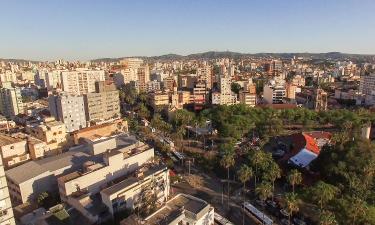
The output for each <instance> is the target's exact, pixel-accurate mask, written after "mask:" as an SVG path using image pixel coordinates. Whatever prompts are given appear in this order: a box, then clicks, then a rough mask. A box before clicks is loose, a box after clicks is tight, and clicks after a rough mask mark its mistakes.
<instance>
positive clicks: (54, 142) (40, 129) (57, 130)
mask: <svg viewBox="0 0 375 225" xmlns="http://www.w3.org/2000/svg"><path fill="white" fill-rule="evenodd" d="M26 132H27V133H29V134H30V135H32V136H34V137H36V138H37V139H40V140H42V141H44V142H46V144H47V147H48V150H49V151H52V150H60V149H62V148H64V147H65V145H66V144H67V133H66V128H65V125H64V123H63V122H61V121H56V120H55V119H54V118H53V117H48V118H45V119H44V122H42V123H41V124H31V125H29V126H27V127H26ZM56 152H58V151H56Z"/></svg>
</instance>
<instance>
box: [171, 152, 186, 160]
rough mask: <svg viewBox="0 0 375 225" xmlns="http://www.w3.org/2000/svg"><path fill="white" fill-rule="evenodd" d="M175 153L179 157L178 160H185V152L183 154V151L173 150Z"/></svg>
mask: <svg viewBox="0 0 375 225" xmlns="http://www.w3.org/2000/svg"><path fill="white" fill-rule="evenodd" d="M173 154H174V155H175V156H176V158H177V159H178V160H183V159H185V156H184V154H182V153H180V152H177V151H173Z"/></svg>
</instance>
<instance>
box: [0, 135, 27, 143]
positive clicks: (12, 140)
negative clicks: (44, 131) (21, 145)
mask: <svg viewBox="0 0 375 225" xmlns="http://www.w3.org/2000/svg"><path fill="white" fill-rule="evenodd" d="M21 141H23V140H22V139H20V138H14V137H11V136H8V135H5V134H0V146H4V145H10V144H14V143H17V142H21Z"/></svg>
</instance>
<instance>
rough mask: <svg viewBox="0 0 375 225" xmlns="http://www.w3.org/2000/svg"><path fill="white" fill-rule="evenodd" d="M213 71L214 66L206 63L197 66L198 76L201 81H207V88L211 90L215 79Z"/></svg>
mask: <svg viewBox="0 0 375 225" xmlns="http://www.w3.org/2000/svg"><path fill="white" fill-rule="evenodd" d="M212 75H213V71H212V66H210V65H205V66H203V67H199V68H197V76H198V80H199V81H203V82H205V83H206V88H207V89H209V90H211V89H212V84H213V79H212Z"/></svg>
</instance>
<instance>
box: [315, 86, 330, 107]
mask: <svg viewBox="0 0 375 225" xmlns="http://www.w3.org/2000/svg"><path fill="white" fill-rule="evenodd" d="M313 104H314V109H315V110H316V111H325V110H327V105H328V94H327V92H325V91H324V90H323V89H321V88H317V89H316V90H314V94H313Z"/></svg>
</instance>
